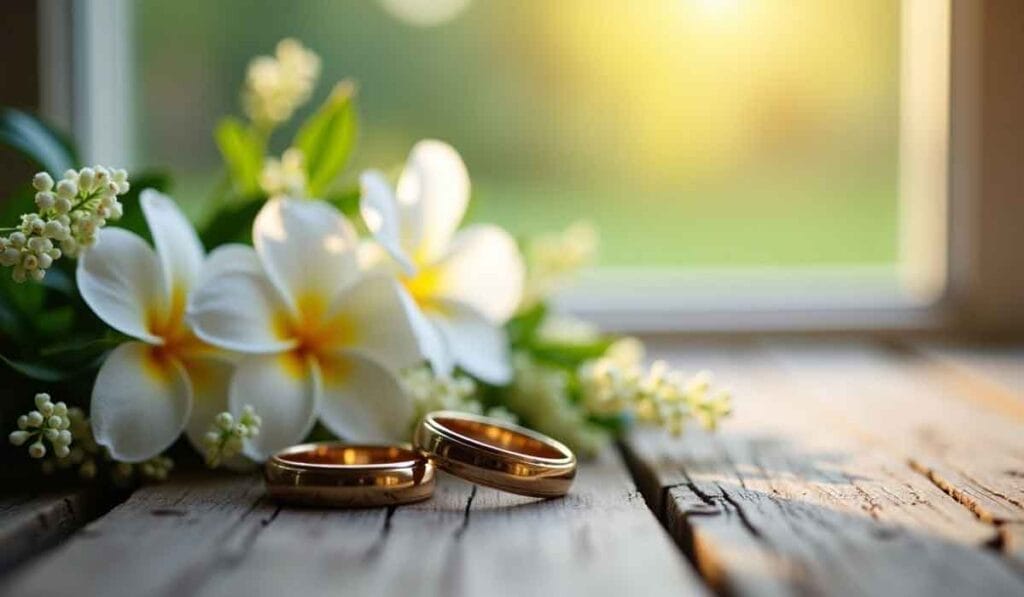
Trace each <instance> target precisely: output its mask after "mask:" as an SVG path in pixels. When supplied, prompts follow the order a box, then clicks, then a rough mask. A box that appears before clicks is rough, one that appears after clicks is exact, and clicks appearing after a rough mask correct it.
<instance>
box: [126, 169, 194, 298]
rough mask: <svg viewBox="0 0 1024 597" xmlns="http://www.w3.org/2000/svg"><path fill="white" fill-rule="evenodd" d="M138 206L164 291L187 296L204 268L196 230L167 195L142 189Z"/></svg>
mask: <svg viewBox="0 0 1024 597" xmlns="http://www.w3.org/2000/svg"><path fill="white" fill-rule="evenodd" d="M139 204H140V205H141V206H142V213H143V215H144V216H145V217H146V224H148V225H149V232H150V234H152V235H153V243H154V244H155V245H156V254H157V256H158V257H159V258H160V263H161V265H162V266H163V267H162V270H163V275H164V285H165V288H167V289H168V291H171V290H173V289H178V290H177V291H178V292H181V293H182V295H183V296H187V295H188V292H189V291H190V290H191V289H192V287H193V286H194V285H195V282H196V279H198V277H199V271H200V270H201V269H202V267H203V254H204V251H203V245H202V243H200V242H199V236H198V235H197V234H196V230H195V228H193V227H192V224H191V223H190V222H189V221H188V218H186V217H185V214H183V213H181V210H180V209H179V208H178V205H177V204H176V203H174V200H173V199H171V198H170V197H168V196H167V195H163V194H161V193H158V192H157V191H155V190H153V189H145V190H143V191H142V193H141V194H140V195H139Z"/></svg>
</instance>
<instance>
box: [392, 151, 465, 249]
mask: <svg viewBox="0 0 1024 597" xmlns="http://www.w3.org/2000/svg"><path fill="white" fill-rule="evenodd" d="M396 196H397V198H398V204H399V209H400V213H401V217H402V237H403V247H404V248H405V251H406V252H407V253H408V254H410V256H411V257H413V258H414V259H415V260H417V261H418V262H420V263H429V262H431V261H433V260H435V259H437V258H438V257H440V256H441V255H442V254H443V253H444V250H445V248H446V247H447V246H448V243H449V241H451V238H452V235H453V234H455V230H456V228H458V227H459V223H460V222H462V217H463V216H464V215H465V213H466V205H467V204H468V203H469V173H468V172H466V165H465V164H464V163H463V162H462V158H461V157H460V156H459V154H458V152H457V151H455V149H454V148H453V147H452V146H451V145H448V144H447V143H443V142H441V141H434V140H430V139H428V140H424V141H420V142H419V143H417V144H416V145H415V146H414V147H413V148H412V151H411V152H410V153H409V160H408V161H407V162H406V164H405V169H404V170H403V171H402V176H401V178H400V179H399V180H398V189H397V192H396Z"/></svg>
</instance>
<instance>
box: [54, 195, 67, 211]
mask: <svg viewBox="0 0 1024 597" xmlns="http://www.w3.org/2000/svg"><path fill="white" fill-rule="evenodd" d="M53 209H54V211H56V212H57V213H59V214H66V213H68V212H69V211H71V198H70V197H57V200H56V201H54V202H53Z"/></svg>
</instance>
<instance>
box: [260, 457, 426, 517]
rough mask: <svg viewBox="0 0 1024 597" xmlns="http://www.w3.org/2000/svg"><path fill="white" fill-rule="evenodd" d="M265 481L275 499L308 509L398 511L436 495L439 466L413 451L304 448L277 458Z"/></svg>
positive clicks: (266, 470)
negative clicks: (398, 507) (397, 507)
mask: <svg viewBox="0 0 1024 597" xmlns="http://www.w3.org/2000/svg"><path fill="white" fill-rule="evenodd" d="M263 475H264V479H265V480H266V485H267V493H269V494H270V497H272V498H274V499H276V500H279V501H283V502H289V503H293V504H302V505H307V506H333V507H341V508H368V507H373V506H392V505H395V504H407V503H409V502H418V501H420V500H425V499H427V498H428V497H430V496H431V494H432V493H433V492H434V466H433V465H432V464H431V463H430V461H428V460H427V459H426V458H424V457H423V455H422V454H420V453H419V452H417V451H415V450H413V449H412V447H411V446H408V445H400V446H373V445H351V444H345V443H343V442H319V443H312V444H301V445H298V446H292V447H290V448H286V449H284V450H282V451H280V452H278V453H277V454H275V455H274V457H273V458H271V459H270V460H269V461H267V464H266V466H265V467H264V469H263Z"/></svg>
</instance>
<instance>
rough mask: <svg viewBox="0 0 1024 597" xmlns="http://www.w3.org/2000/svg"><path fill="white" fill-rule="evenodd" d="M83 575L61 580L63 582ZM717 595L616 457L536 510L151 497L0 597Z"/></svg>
mask: <svg viewBox="0 0 1024 597" xmlns="http://www.w3.org/2000/svg"><path fill="white" fill-rule="evenodd" d="M67 570H75V571H79V573H77V574H73V575H67V574H63V573H62V574H55V573H54V571H67ZM71 591H74V592H75V593H76V594H102V595H132V596H134V595H166V596H169V597H170V596H174V597H178V596H180V595H239V594H250V595H260V594H272V595H276V594H298V593H301V594H306V595H321V594H334V593H346V594H355V595H387V594H422V595H460V594H468V595H478V594H489V595H523V594H551V595H574V594H578V595H588V596H590V595H616V596H621V595H623V594H628V593H630V592H633V593H635V594H643V595H663V594H695V595H700V594H706V593H707V591H706V589H705V588H704V585H703V584H702V583H701V581H700V580H699V579H698V578H697V576H696V575H695V574H694V573H693V571H692V568H690V566H689V564H688V563H687V562H686V561H685V559H684V558H683V556H682V554H680V553H679V550H678V549H677V548H676V547H675V545H673V544H672V541H671V539H670V538H669V537H668V535H667V534H666V533H665V532H664V531H663V529H662V528H661V527H660V525H659V524H658V522H657V520H656V519H655V518H654V516H653V515H652V514H651V512H650V511H649V510H648V508H647V506H646V505H645V504H644V502H643V500H642V498H641V497H640V496H639V493H638V492H637V491H636V488H635V486H634V484H633V483H632V481H631V480H630V478H629V476H628V472H627V471H626V469H625V467H624V465H623V464H622V462H621V460H620V459H619V458H618V456H617V454H615V453H614V452H612V451H609V453H607V454H605V455H604V456H603V457H602V458H601V459H599V460H598V461H597V462H595V463H591V464H588V465H587V466H585V467H583V468H582V470H581V472H580V475H579V478H578V480H577V484H576V486H575V487H574V488H573V490H572V492H571V493H570V495H569V496H567V497H566V498H564V499H559V500H549V501H536V500H531V499H526V498H520V497H516V496H512V495H509V494H502V493H500V492H497V491H493V490H488V489H485V488H476V487H474V486H472V485H469V484H466V483H463V482H461V481H459V480H456V479H452V478H448V477H444V478H442V479H440V481H439V485H438V489H437V493H436V495H435V497H434V498H433V499H432V500H430V501H427V502H423V503H420V504H415V505H411V506H405V507H400V508H396V509H390V510H385V509H371V510H358V511H340V510H318V509H290V508H279V507H277V506H276V505H274V504H273V503H270V502H268V501H266V500H265V499H264V498H263V490H262V486H261V483H260V482H259V481H258V480H256V479H253V478H249V477H223V476H220V477H214V476H210V475H204V476H201V477H196V478H192V479H187V480H172V481H171V482H169V483H167V484H165V485H162V486H156V487H148V488H143V489H141V490H139V491H138V492H136V493H135V494H134V495H133V496H132V497H131V498H130V499H129V500H128V501H127V502H125V503H124V504H122V505H121V506H119V507H118V508H115V509H114V510H112V511H111V512H110V513H109V514H108V515H107V516H105V517H103V518H102V519H100V520H98V521H97V522H96V523H94V524H92V525H90V526H89V527H87V528H86V529H85V530H84V531H83V532H82V533H80V534H79V536H77V537H75V538H73V539H72V540H70V541H69V542H67V543H66V544H65V545H64V546H62V547H61V548H60V549H58V550H55V551H54V552H52V553H51V554H49V555H48V556H46V557H43V558H41V559H40V560H39V561H37V562H33V563H32V564H31V565H30V566H28V567H27V568H25V569H23V570H19V571H18V572H16V573H15V574H14V575H12V577H11V578H10V579H9V582H8V583H7V584H6V586H4V587H3V588H0V595H18V596H19V597H20V596H32V595H52V594H60V593H64V592H68V593H69V592H71Z"/></svg>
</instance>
